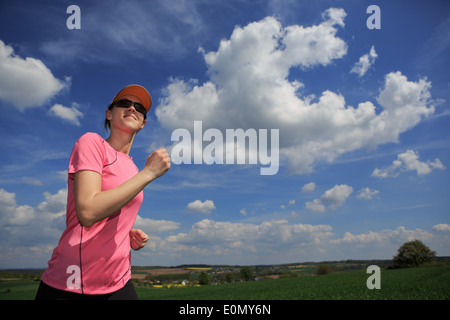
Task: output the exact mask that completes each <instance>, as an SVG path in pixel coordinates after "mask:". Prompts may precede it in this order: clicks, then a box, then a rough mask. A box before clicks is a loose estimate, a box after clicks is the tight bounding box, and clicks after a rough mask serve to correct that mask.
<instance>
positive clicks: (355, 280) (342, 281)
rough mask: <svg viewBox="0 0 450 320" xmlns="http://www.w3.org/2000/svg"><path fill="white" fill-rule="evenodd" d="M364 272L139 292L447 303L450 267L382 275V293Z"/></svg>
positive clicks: (148, 295) (174, 296) (141, 291)
mask: <svg viewBox="0 0 450 320" xmlns="http://www.w3.org/2000/svg"><path fill="white" fill-rule="evenodd" d="M369 276H370V274H367V273H366V272H365V270H360V271H349V272H342V273H334V274H328V275H323V276H315V277H297V278H284V279H273V280H272V279H269V280H261V281H250V282H239V283H230V284H222V285H217V286H202V287H186V288H169V289H161V288H136V291H137V292H138V295H139V297H140V299H143V300H151V299H167V300H216V299H217V300H297V299H299V300H315V299H318V300H380V299H382V300H448V299H450V266H441V267H427V268H413V269H397V270H382V271H381V289H372V290H370V289H368V288H367V286H366V281H367V278H368V277H369Z"/></svg>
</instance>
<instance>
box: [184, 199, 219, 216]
mask: <svg viewBox="0 0 450 320" xmlns="http://www.w3.org/2000/svg"><path fill="white" fill-rule="evenodd" d="M187 208H188V210H189V211H192V212H200V213H206V214H209V213H211V211H213V210H214V209H216V206H215V205H214V202H213V201H212V200H205V201H204V202H202V201H200V200H195V201H193V202H190V203H188V205H187Z"/></svg>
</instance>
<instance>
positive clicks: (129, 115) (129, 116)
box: [124, 113, 137, 120]
mask: <svg viewBox="0 0 450 320" xmlns="http://www.w3.org/2000/svg"><path fill="white" fill-rule="evenodd" d="M124 118H133V119H134V120H137V117H136V116H135V115H134V114H132V113H130V114H127V115H125V117H124Z"/></svg>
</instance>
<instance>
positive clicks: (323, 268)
mask: <svg viewBox="0 0 450 320" xmlns="http://www.w3.org/2000/svg"><path fill="white" fill-rule="evenodd" d="M330 273H333V268H332V267H331V266H329V265H326V264H319V266H318V267H317V274H318V275H319V274H320V275H323V274H330Z"/></svg>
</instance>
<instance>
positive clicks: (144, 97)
mask: <svg viewBox="0 0 450 320" xmlns="http://www.w3.org/2000/svg"><path fill="white" fill-rule="evenodd" d="M127 94H131V95H133V96H135V97H138V98H139V99H141V101H142V103H143V105H144V108H145V109H146V110H147V112H148V111H149V110H150V107H151V106H152V98H151V97H150V94H149V93H148V91H147V90H146V89H145V88H144V87H142V86H140V85H137V84H130V85H129V86H126V87H125V88H123V89H122V90H120V91H119V93H118V94H117V95H116V96H115V97H114V99H113V101H112V102H115V101H117V100H120V99H122V97H124V96H126V95H127ZM112 102H111V103H112Z"/></svg>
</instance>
